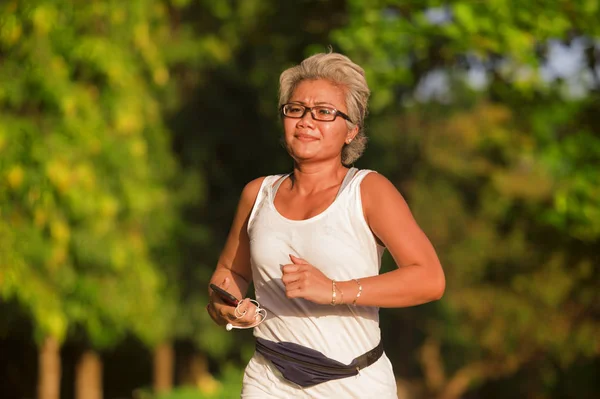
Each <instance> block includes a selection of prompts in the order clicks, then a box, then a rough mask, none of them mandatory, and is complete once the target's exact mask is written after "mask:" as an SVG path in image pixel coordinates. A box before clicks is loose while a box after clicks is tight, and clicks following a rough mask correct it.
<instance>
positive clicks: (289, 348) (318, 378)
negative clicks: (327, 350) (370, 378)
mask: <svg viewBox="0 0 600 399" xmlns="http://www.w3.org/2000/svg"><path fill="white" fill-rule="evenodd" d="M256 351H257V352H258V353H260V354H261V355H262V356H264V357H265V358H266V359H268V360H269V361H270V362H271V363H273V365H275V367H277V369H278V370H279V371H280V372H281V374H282V375H283V377H284V378H285V379H286V380H288V381H291V382H293V383H295V384H298V385H300V386H302V387H310V386H313V385H317V384H320V383H322V382H326V381H332V380H337V379H340V378H347V377H352V376H354V375H357V374H358V372H359V370H362V369H364V368H365V367H368V366H370V365H371V364H373V363H375V362H376V361H377V360H378V359H379V358H380V357H381V355H382V354H383V345H382V343H381V341H380V342H379V344H378V345H377V346H376V347H375V348H373V349H371V350H370V351H368V352H366V353H364V354H362V355H360V356H358V357H356V358H354V360H352V362H351V363H350V364H344V363H341V362H338V361H337V360H334V359H331V358H329V357H327V356H325V355H324V354H323V353H321V352H319V351H317V350H314V349H311V348H307V347H306V346H302V345H298V344H295V343H293V342H273V341H269V340H266V339H262V338H256Z"/></svg>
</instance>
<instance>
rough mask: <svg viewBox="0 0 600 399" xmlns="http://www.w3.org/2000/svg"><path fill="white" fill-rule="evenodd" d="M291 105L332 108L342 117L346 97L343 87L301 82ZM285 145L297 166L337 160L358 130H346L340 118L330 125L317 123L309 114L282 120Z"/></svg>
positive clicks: (325, 82) (322, 82)
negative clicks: (340, 113)
mask: <svg viewBox="0 0 600 399" xmlns="http://www.w3.org/2000/svg"><path fill="white" fill-rule="evenodd" d="M289 102H290V103H296V104H301V105H304V106H306V107H314V106H316V105H320V106H326V107H333V108H335V109H337V110H339V111H341V112H344V113H345V114H347V113H348V109H347V108H346V101H345V93H344V90H343V89H342V87H340V86H337V85H334V84H332V83H331V82H329V81H327V80H322V79H319V80H304V81H302V82H300V83H299V84H298V86H296V89H295V90H294V93H293V94H292V97H291V98H290V100H289ZM283 127H284V133H285V143H286V147H287V150H288V152H289V153H290V155H291V156H292V158H294V160H295V161H296V162H306V161H310V162H314V161H324V160H328V159H335V158H340V156H341V153H342V147H343V146H344V143H345V142H346V141H347V140H349V139H352V138H354V136H355V135H356V133H357V132H358V127H356V128H354V129H352V130H348V126H347V125H346V120H345V119H344V118H342V117H341V116H339V115H338V116H337V118H336V119H335V120H333V121H330V122H324V121H317V120H314V119H313V118H312V115H311V113H310V112H306V114H304V116H303V117H302V118H300V119H294V118H288V117H285V116H284V117H283Z"/></svg>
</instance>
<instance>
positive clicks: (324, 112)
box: [317, 107, 335, 116]
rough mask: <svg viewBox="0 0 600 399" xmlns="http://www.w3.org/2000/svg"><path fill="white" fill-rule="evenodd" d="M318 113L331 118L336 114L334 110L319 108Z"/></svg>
mask: <svg viewBox="0 0 600 399" xmlns="http://www.w3.org/2000/svg"><path fill="white" fill-rule="evenodd" d="M317 113H318V114H319V115H323V116H331V115H333V114H335V110H334V109H333V108H327V107H319V108H317Z"/></svg>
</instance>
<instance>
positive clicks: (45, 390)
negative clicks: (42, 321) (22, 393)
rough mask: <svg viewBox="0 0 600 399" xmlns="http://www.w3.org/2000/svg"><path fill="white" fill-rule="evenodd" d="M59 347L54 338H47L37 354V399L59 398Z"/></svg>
mask: <svg viewBox="0 0 600 399" xmlns="http://www.w3.org/2000/svg"><path fill="white" fill-rule="evenodd" d="M60 372H61V369H60V345H59V343H58V340H57V339H56V338H54V337H47V338H46V339H45V340H44V343H43V344H42V347H41V348H40V352H39V364H38V387H37V388H38V392H37V394H38V395H37V396H38V399H59V397H60Z"/></svg>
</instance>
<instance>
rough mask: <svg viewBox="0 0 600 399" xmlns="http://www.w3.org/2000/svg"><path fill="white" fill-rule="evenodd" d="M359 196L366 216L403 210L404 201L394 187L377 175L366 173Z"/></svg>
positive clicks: (384, 178) (387, 180)
mask: <svg viewBox="0 0 600 399" xmlns="http://www.w3.org/2000/svg"><path fill="white" fill-rule="evenodd" d="M360 195H361V200H362V204H363V211H364V213H365V215H366V216H369V215H373V214H377V213H382V214H385V213H387V212H389V211H390V208H396V209H398V208H405V207H406V201H405V200H404V197H403V196H402V194H400V192H399V191H398V189H397V188H396V186H394V184H393V183H392V182H391V181H390V180H389V179H388V178H387V177H385V176H383V175H381V174H379V173H368V174H367V175H366V176H365V177H364V179H363V180H362V182H361V185H360Z"/></svg>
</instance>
